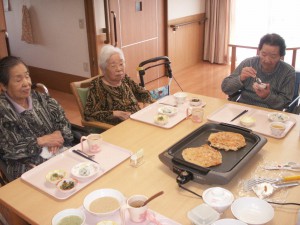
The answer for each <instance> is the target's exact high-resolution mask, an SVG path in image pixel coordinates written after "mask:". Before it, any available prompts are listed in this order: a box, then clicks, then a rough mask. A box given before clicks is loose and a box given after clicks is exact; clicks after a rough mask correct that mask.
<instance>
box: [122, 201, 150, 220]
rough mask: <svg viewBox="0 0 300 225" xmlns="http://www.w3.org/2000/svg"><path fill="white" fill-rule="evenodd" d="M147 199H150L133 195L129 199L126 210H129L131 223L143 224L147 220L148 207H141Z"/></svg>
mask: <svg viewBox="0 0 300 225" xmlns="http://www.w3.org/2000/svg"><path fill="white" fill-rule="evenodd" d="M147 199H148V197H147V196H144V195H133V196H131V197H129V198H128V199H127V205H126V208H127V209H128V212H129V216H130V220H131V221H133V222H135V223H141V222H143V221H145V220H146V217H147V209H148V205H145V206H141V205H142V204H143V203H144V202H145V201H146V200H147Z"/></svg>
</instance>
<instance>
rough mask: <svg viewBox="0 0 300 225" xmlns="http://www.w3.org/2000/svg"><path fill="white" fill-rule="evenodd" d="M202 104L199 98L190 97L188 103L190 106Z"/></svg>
mask: <svg viewBox="0 0 300 225" xmlns="http://www.w3.org/2000/svg"><path fill="white" fill-rule="evenodd" d="M201 104H202V101H201V99H200V98H191V99H190V105H191V106H199V105H201Z"/></svg>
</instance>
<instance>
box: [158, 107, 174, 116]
mask: <svg viewBox="0 0 300 225" xmlns="http://www.w3.org/2000/svg"><path fill="white" fill-rule="evenodd" d="M158 112H159V113H161V114H164V115H167V116H174V115H175V114H176V113H177V112H178V108H176V107H172V106H163V107H160V108H158Z"/></svg>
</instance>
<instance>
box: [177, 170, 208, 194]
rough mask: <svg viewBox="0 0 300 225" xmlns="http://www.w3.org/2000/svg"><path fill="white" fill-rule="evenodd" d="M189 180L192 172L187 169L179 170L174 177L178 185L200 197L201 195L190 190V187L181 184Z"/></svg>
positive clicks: (191, 178) (191, 177)
mask: <svg viewBox="0 0 300 225" xmlns="http://www.w3.org/2000/svg"><path fill="white" fill-rule="evenodd" d="M190 180H193V174H192V173H190V172H187V171H185V170H184V171H181V172H180V174H179V175H178V176H177V177H176V181H177V183H178V186H179V187H180V188H182V189H183V190H186V191H188V192H190V193H192V194H194V195H196V196H198V197H200V198H202V196H201V195H198V194H197V193H196V192H193V191H191V190H190V189H187V188H186V187H183V186H182V185H183V184H186V183H187V182H189V181H190Z"/></svg>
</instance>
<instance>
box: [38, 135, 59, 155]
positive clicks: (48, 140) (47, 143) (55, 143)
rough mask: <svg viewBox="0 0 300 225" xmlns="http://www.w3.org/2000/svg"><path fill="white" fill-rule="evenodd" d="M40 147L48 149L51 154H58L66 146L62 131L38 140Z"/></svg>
mask: <svg viewBox="0 0 300 225" xmlns="http://www.w3.org/2000/svg"><path fill="white" fill-rule="evenodd" d="M37 143H38V145H39V146H42V147H48V149H49V152H53V153H55V152H57V150H58V149H59V148H60V147H61V146H62V145H63V144H64V138H63V136H62V134H61V132H60V131H58V130H57V131H54V132H53V133H52V134H47V135H44V136H42V137H39V138H37Z"/></svg>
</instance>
